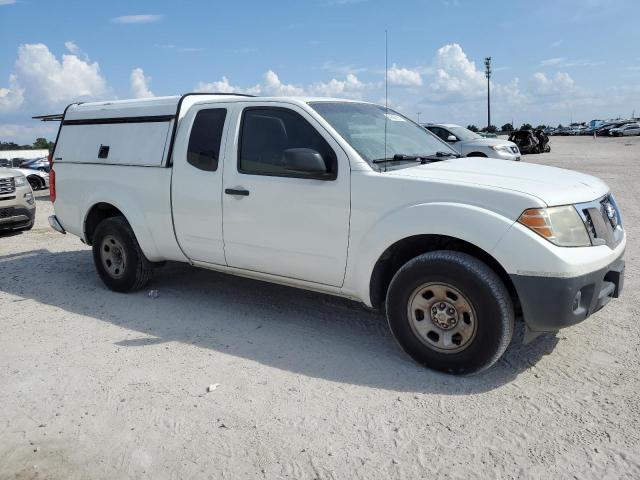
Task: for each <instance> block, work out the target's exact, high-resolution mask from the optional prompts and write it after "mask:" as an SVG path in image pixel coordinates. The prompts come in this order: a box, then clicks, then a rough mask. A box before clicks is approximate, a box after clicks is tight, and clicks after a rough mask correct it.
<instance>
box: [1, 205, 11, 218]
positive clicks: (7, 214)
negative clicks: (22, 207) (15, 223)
mask: <svg viewBox="0 0 640 480" xmlns="http://www.w3.org/2000/svg"><path fill="white" fill-rule="evenodd" d="M11 217H13V207H9V208H0V219H2V218H11Z"/></svg>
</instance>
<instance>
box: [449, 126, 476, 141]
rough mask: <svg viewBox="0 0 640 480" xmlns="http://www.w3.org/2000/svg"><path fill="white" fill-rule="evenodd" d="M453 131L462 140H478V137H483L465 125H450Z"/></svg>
mask: <svg viewBox="0 0 640 480" xmlns="http://www.w3.org/2000/svg"><path fill="white" fill-rule="evenodd" d="M449 130H451V133H452V134H454V135H455V136H456V137H458V138H459V139H460V140H476V139H478V138H482V137H481V136H480V135H478V134H477V133H475V132H472V131H471V130H469V129H468V128H464V127H449Z"/></svg>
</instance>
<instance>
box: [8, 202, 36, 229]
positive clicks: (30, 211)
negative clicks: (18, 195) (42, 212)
mask: <svg viewBox="0 0 640 480" xmlns="http://www.w3.org/2000/svg"><path fill="white" fill-rule="evenodd" d="M35 214H36V208H35V206H34V207H32V208H26V207H20V206H17V207H16V206H12V207H4V206H0V230H9V229H14V228H22V227H26V226H28V225H30V224H31V223H33V219H34V217H35Z"/></svg>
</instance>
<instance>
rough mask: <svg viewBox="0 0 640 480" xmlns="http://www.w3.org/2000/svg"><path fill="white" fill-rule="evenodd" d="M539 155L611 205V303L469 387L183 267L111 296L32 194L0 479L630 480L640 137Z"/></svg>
mask: <svg viewBox="0 0 640 480" xmlns="http://www.w3.org/2000/svg"><path fill="white" fill-rule="evenodd" d="M551 146H552V152H551V153H549V154H544V155H537V156H533V155H532V156H528V157H527V158H526V160H527V161H531V162H536V163H546V164H550V165H556V166H560V167H567V168H573V169H576V170H580V171H583V172H587V173H591V174H595V175H597V176H599V177H601V178H603V179H605V180H606V181H607V182H608V183H609V185H610V186H611V188H612V190H613V191H614V192H615V194H616V196H617V199H618V201H619V203H620V205H621V208H622V210H623V215H624V218H625V221H626V224H625V225H626V228H627V230H628V234H629V246H628V249H627V254H626V258H627V273H626V275H627V276H626V285H625V292H624V295H623V297H622V298H621V299H620V300H618V301H614V302H612V303H611V304H610V305H609V306H608V307H607V308H606V309H604V311H601V312H600V313H598V314H596V315H594V316H593V317H591V318H590V319H589V320H588V321H586V322H584V323H582V324H580V325H577V326H575V327H573V328H570V329H567V330H564V331H562V332H560V333H559V334H558V335H556V336H545V337H541V338H538V339H537V340H536V341H535V342H534V343H533V344H530V345H528V346H522V345H521V344H519V343H518V340H517V339H516V341H515V342H514V344H512V345H511V347H510V348H509V350H508V351H507V353H506V355H505V357H504V358H503V359H502V360H501V361H500V362H499V363H498V364H496V365H495V366H494V367H493V368H492V369H490V370H489V371H487V372H485V373H483V374H481V375H478V376H474V377H469V378H457V377H451V376H446V375H443V374H438V373H434V372H431V371H429V370H425V369H423V368H420V367H418V366H417V365H415V364H414V363H413V362H412V361H411V360H410V359H409V358H408V357H406V356H405V355H404V354H403V353H402V352H401V351H400V349H399V348H398V347H397V346H396V344H395V343H394V341H393V339H392V338H391V336H390V334H389V332H388V330H387V325H386V322H385V320H384V319H383V318H382V317H381V316H379V315H376V314H373V313H370V312H368V311H366V310H364V309H363V308H361V307H360V306H359V305H357V304H354V303H351V302H348V301H345V300H342V299H339V298H333V297H329V296H325V295H320V294H315V293H308V292H304V291H299V290H295V289H290V288H286V287H281V286H275V285H269V284H265V283H260V282H256V281H252V280H247V279H240V278H233V277H228V276H224V275H222V274H217V273H213V272H207V271H203V270H196V269H193V268H191V267H189V266H184V265H167V266H166V267H165V268H163V269H162V270H160V271H159V272H158V275H157V276H156V278H155V280H154V282H153V284H152V286H151V287H150V288H153V289H157V290H158V292H159V294H158V297H157V298H150V297H149V296H148V295H147V290H145V291H142V292H138V293H134V294H128V295H121V294H117V293H112V292H110V291H108V290H107V289H106V288H105V287H104V286H103V285H102V284H101V283H100V281H99V279H98V277H97V275H96V274H95V273H94V270H93V265H92V260H91V255H90V251H89V249H88V248H87V247H86V246H84V245H82V244H81V243H80V241H79V240H78V239H77V238H75V237H73V236H70V235H67V236H63V235H59V234H57V233H55V232H53V231H52V230H51V229H49V227H48V225H47V223H46V217H47V215H49V214H50V212H51V211H52V208H51V204H50V203H49V202H48V201H47V199H46V198H45V197H42V198H39V199H38V218H37V222H36V225H35V227H34V229H33V230H32V231H30V232H27V233H22V234H10V235H7V234H5V235H2V236H0V326H1V329H2V330H1V334H0V386H1V388H0V406H1V408H0V478H2V479H5V478H17V479H76V478H77V479H80V478H96V479H115V478H151V479H164V478H175V479H190V478H230V479H242V478H252V479H253V478H291V479H307V478H309V479H312V478H318V479H331V478H336V479H338V478H340V479H341V478H362V479H373V478H381V479H389V478H430V477H435V476H437V477H440V478H461V479H462V478H465V479H466V478H480V477H484V478H516V477H517V478H598V479H602V478H638V477H639V476H640V428H639V427H640V402H639V401H638V391H639V390H640V378H639V376H638V372H639V368H638V367H639V359H638V333H639V331H640V326H639V324H638V311H639V309H640V307H639V300H640V299H639V295H638V293H637V292H638V290H639V287H640V285H639V282H640V277H639V275H638V261H637V260H638V255H639V254H640V243H638V241H637V240H636V239H637V238H638V228H639V225H640V223H639V221H640V218H639V216H640V212H639V211H638V210H636V209H635V208H637V206H638V205H639V200H640V198H639V197H638V194H639V187H638V185H639V182H640V168H639V166H638V159H639V157H640V155H639V153H640V137H635V138H627V139H598V140H593V139H591V138H584V137H578V138H571V137H553V138H552V140H551ZM479 161H480V160H479ZM541 301H545V299H541ZM519 335H522V332H521V331H520V332H519ZM215 384H219V385H217V387H216V388H215V389H214V390H213V391H211V392H210V393H207V391H206V390H207V387H208V386H209V385H215Z"/></svg>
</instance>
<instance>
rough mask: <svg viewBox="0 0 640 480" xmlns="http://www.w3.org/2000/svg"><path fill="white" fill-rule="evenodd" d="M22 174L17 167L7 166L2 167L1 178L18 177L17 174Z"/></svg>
mask: <svg viewBox="0 0 640 480" xmlns="http://www.w3.org/2000/svg"><path fill="white" fill-rule="evenodd" d="M21 174H22V175H24V174H23V173H22V172H21V171H20V170H19V169H17V168H5V167H2V168H0V178H10V177H17V176H19V175H21Z"/></svg>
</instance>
